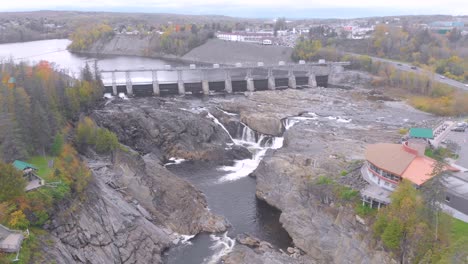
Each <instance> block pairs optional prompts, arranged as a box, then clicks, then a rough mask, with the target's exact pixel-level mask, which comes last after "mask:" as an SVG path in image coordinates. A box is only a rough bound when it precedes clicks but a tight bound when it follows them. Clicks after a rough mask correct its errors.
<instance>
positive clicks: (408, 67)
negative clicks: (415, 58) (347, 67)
mask: <svg viewBox="0 0 468 264" xmlns="http://www.w3.org/2000/svg"><path fill="white" fill-rule="evenodd" d="M346 53H347V54H350V55H354V56H362V54H357V53H352V52H346ZM365 56H369V55H365ZM369 57H370V58H371V59H372V60H374V61H380V62H386V63H388V64H390V65H393V66H394V67H395V68H397V69H399V70H401V71H407V72H415V73H416V72H417V73H424V74H427V75H432V74H433V75H434V78H435V80H436V81H438V82H441V83H445V84H447V85H450V86H453V87H455V88H459V89H462V90H465V91H468V84H465V83H462V82H459V81H455V80H453V79H449V78H446V77H445V76H443V75H440V74H437V73H433V72H427V71H426V70H423V69H421V68H419V67H415V66H413V65H411V64H410V63H405V62H399V61H394V60H389V59H383V58H378V57H372V56H369Z"/></svg>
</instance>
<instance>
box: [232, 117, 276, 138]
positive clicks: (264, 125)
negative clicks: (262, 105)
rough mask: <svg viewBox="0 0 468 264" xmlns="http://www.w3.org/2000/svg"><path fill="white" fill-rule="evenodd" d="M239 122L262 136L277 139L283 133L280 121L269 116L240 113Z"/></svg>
mask: <svg viewBox="0 0 468 264" xmlns="http://www.w3.org/2000/svg"><path fill="white" fill-rule="evenodd" d="M241 121H242V122H243V123H245V124H246V125H247V126H249V127H250V128H251V129H253V130H255V131H257V132H260V133H262V134H266V135H271V136H276V137H278V136H281V135H282V134H283V132H284V127H283V124H282V122H281V119H280V118H278V117H276V116H272V115H269V114H264V113H255V112H254V113H251V112H250V113H246V112H241Z"/></svg>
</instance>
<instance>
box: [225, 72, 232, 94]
mask: <svg viewBox="0 0 468 264" xmlns="http://www.w3.org/2000/svg"><path fill="white" fill-rule="evenodd" d="M225 74H226V78H225V81H224V88H225V90H226V92H227V93H232V80H231V73H230V72H229V70H225Z"/></svg>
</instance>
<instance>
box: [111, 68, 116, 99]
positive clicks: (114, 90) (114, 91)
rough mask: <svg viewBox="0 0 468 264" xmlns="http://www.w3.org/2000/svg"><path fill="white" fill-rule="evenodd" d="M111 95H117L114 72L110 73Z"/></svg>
mask: <svg viewBox="0 0 468 264" xmlns="http://www.w3.org/2000/svg"><path fill="white" fill-rule="evenodd" d="M112 94H113V95H117V81H116V80H115V72H112Z"/></svg>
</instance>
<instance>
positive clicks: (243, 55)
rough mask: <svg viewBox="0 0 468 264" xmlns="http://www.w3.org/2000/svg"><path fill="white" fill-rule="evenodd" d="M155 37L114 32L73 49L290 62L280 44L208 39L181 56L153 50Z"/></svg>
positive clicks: (229, 61)
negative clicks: (88, 44) (87, 45)
mask: <svg viewBox="0 0 468 264" xmlns="http://www.w3.org/2000/svg"><path fill="white" fill-rule="evenodd" d="M155 41H159V39H158V38H155V37H152V36H144V37H141V36H133V35H116V36H114V37H112V39H110V40H105V41H104V40H99V41H97V42H96V43H94V44H93V45H92V46H91V47H90V48H89V49H88V50H86V51H80V52H73V53H76V54H80V55H87V56H97V57H101V56H139V57H145V58H155V59H163V60H173V61H180V62H185V63H209V64H214V63H217V64H230V65H232V64H235V63H238V62H241V63H256V62H260V61H261V62H264V63H266V64H277V63H278V62H279V61H285V62H291V61H292V60H291V53H292V49H291V48H288V47H281V46H264V45H257V44H251V43H243V42H229V41H222V40H219V39H209V40H208V41H207V42H206V43H205V44H203V45H201V46H198V47H196V48H194V49H192V50H191V51H190V52H188V53H186V54H185V55H183V56H176V55H171V54H164V53H161V52H157V51H155V50H153V49H152V48H151V47H153V46H155V43H154V42H155Z"/></svg>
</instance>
